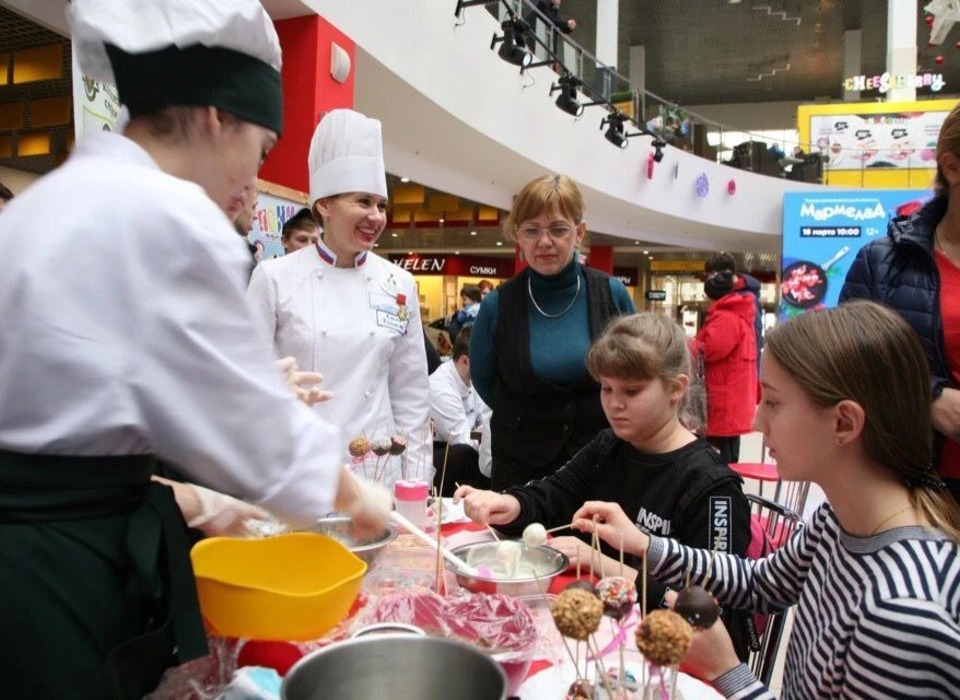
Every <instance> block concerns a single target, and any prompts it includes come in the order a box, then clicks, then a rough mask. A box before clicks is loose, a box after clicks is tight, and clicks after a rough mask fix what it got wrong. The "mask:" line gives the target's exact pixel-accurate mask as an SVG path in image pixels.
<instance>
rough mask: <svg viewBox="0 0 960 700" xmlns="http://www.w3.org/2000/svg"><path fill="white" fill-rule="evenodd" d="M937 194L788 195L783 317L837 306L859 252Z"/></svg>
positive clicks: (844, 192) (843, 192)
mask: <svg viewBox="0 0 960 700" xmlns="http://www.w3.org/2000/svg"><path fill="white" fill-rule="evenodd" d="M931 196H932V192H931V191H930V190H849V191H847V190H838V191H836V192H815V193H814V192H789V193H787V194H785V195H784V196H783V256H782V269H781V276H780V317H781V318H789V317H790V316H794V315H796V314H801V313H804V312H806V311H812V310H816V309H824V308H830V307H833V306H836V305H837V302H838V301H839V298H840V290H841V288H842V287H843V282H844V279H846V276H847V271H848V270H849V269H850V265H851V263H853V260H854V258H856V256H857V251H859V250H860V248H862V247H863V246H865V245H866V244H868V243H869V242H870V241H873V240H876V239H877V238H881V237H883V236H886V235H887V224H888V223H889V222H890V220H891V219H893V218H894V217H897V216H908V215H909V214H912V213H913V212H914V211H916V210H917V209H919V208H920V207H921V206H922V205H923V203H924V202H925V201H927V200H928V199H929V198H930V197H931Z"/></svg>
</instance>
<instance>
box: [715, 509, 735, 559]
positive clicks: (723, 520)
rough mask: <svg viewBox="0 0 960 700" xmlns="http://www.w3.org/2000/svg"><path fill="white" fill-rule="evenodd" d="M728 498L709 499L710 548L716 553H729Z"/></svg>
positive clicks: (731, 548)
mask: <svg viewBox="0 0 960 700" xmlns="http://www.w3.org/2000/svg"><path fill="white" fill-rule="evenodd" d="M732 506H733V504H732V499H731V498H730V496H711V497H710V543H711V544H710V548H711V549H713V550H716V551H718V552H731V551H733V547H732V545H731V542H730V511H731V508H732Z"/></svg>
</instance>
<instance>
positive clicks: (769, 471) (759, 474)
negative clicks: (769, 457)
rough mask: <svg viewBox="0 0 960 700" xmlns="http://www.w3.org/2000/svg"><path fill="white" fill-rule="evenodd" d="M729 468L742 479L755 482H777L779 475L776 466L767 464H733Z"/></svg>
mask: <svg viewBox="0 0 960 700" xmlns="http://www.w3.org/2000/svg"><path fill="white" fill-rule="evenodd" d="M730 468H731V469H732V470H733V471H735V472H736V473H737V474H739V475H740V476H742V477H743V478H744V479H756V480H757V481H779V480H780V474H779V472H777V465H776V464H769V463H767V462H734V463H733V464H731V465H730Z"/></svg>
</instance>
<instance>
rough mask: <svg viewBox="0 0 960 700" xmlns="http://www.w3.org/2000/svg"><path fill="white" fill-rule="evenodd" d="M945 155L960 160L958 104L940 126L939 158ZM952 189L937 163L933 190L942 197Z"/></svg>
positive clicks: (959, 115) (959, 104) (959, 110)
mask: <svg viewBox="0 0 960 700" xmlns="http://www.w3.org/2000/svg"><path fill="white" fill-rule="evenodd" d="M943 153H952V154H953V155H955V156H957V157H958V158H960V103H958V104H957V105H956V106H955V107H954V108H953V109H952V110H950V114H948V115H947V118H946V119H944V120H943V124H942V125H941V126H940V135H939V136H938V137H937V156H940V155H941V154H943ZM949 188H950V183H948V182H947V178H946V177H944V175H943V170H942V169H941V168H940V163H939V162H937V175H936V177H935V178H934V181H933V190H934V192H936V194H937V196H938V197H942V196H944V195H945V194H946V193H947V190H948V189H949Z"/></svg>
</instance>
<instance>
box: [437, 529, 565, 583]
mask: <svg viewBox="0 0 960 700" xmlns="http://www.w3.org/2000/svg"><path fill="white" fill-rule="evenodd" d="M453 553H454V554H455V555H456V556H458V557H460V558H461V559H463V560H464V561H465V562H467V563H468V564H470V565H471V566H473V567H474V568H479V569H480V571H481V573H480V574H479V575H470V574H465V573H463V572H462V571H455V572H454V573H456V575H457V582H458V583H459V584H460V585H461V586H463V587H464V588H466V589H467V590H469V591H473V592H474V593H504V594H506V595H512V596H533V595H540V594H542V593H543V592H545V591H546V590H547V589H548V588H550V582H551V581H552V580H553V578H554V577H555V576H556V575H557V574H559V573H561V572H562V571H564V570H565V569H567V567H569V566H570V560H569V559H567V556H566V555H565V554H563V553H562V552H558V551H557V550H555V549H551V548H550V547H545V546H540V547H530V546H529V545H526V544H524V543H523V542H521V541H516V540H501V541H499V542H480V543H477V544H468V545H464V546H463V547H457V548H456V549H454V550H453ZM482 567H487V568H490V569H492V573H491V574H487V575H484V568H482ZM511 567H512V568H513V569H514V571H513V573H512V575H511V573H510V569H511ZM534 574H536V575H534ZM538 579H539V583H538V582H537V580H538Z"/></svg>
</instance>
